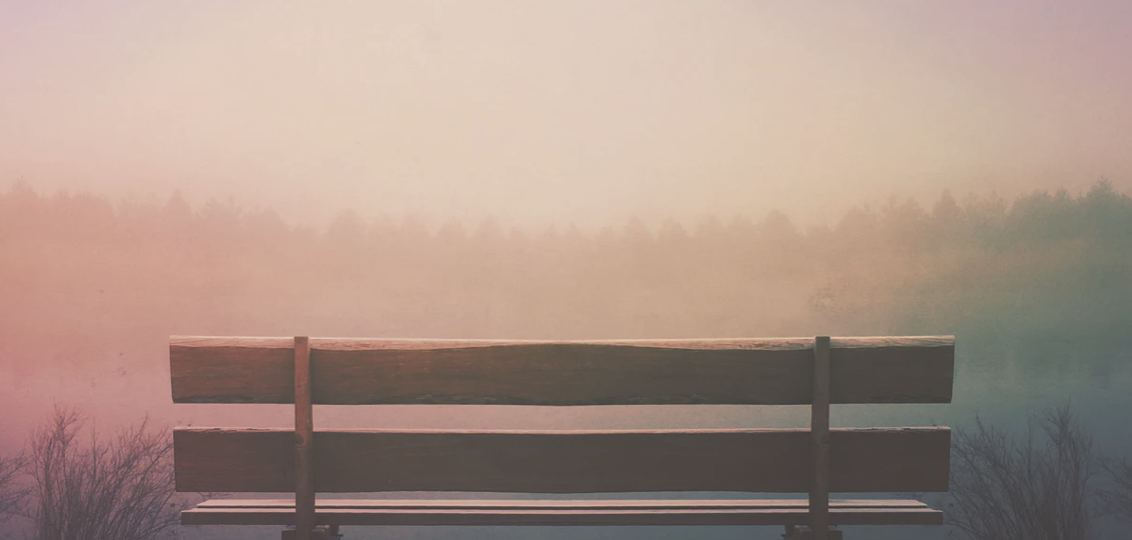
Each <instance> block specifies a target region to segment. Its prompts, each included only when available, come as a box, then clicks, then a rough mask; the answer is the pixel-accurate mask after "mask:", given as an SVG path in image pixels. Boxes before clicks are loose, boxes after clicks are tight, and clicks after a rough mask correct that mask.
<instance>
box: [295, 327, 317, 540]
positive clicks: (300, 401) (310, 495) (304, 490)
mask: <svg viewBox="0 0 1132 540" xmlns="http://www.w3.org/2000/svg"><path fill="white" fill-rule="evenodd" d="M310 354H311V349H310V338H308V337H306V336H296V337H295V501H296V503H295V538H296V539H297V540H310V534H311V530H313V529H314V525H315V523H314V408H313V407H312V406H311V405H312V402H311V364H310Z"/></svg>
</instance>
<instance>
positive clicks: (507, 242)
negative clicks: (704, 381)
mask: <svg viewBox="0 0 1132 540" xmlns="http://www.w3.org/2000/svg"><path fill="white" fill-rule="evenodd" d="M1130 263H1132V198H1130V197H1129V196H1128V195H1127V194H1122V193H1118V192H1116V191H1115V190H1114V189H1113V187H1112V185H1111V183H1109V182H1107V181H1100V182H1097V183H1096V184H1095V185H1093V186H1092V188H1091V189H1089V190H1088V191H1087V192H1085V193H1081V194H1076V195H1074V194H1071V193H1069V192H1067V191H1065V190H1060V191H1058V192H1056V193H1049V192H1045V191H1038V192H1034V193H1030V194H1028V195H1024V196H1020V197H1018V198H1016V199H1015V200H1013V201H1006V200H1003V199H1002V198H999V197H997V196H989V197H986V196H975V195H968V196H966V197H965V198H960V199H959V200H957V199H956V198H955V197H953V196H952V195H951V194H950V193H949V192H946V191H945V192H943V194H942V195H941V196H940V197H939V199H938V200H936V201H935V202H934V204H932V206H931V208H923V207H921V206H920V205H919V204H917V203H916V202H914V201H911V200H907V201H899V200H895V199H894V200H892V201H890V202H888V203H887V204H884V205H881V206H879V207H876V208H860V207H857V208H853V209H851V210H849V211H847V212H846V213H845V214H844V215H843V216H842V217H841V218H840V220H838V221H837V222H836V224H835V225H833V226H832V227H817V228H810V229H807V230H804V231H803V230H799V228H798V227H797V226H796V225H795V224H794V223H793V222H792V221H791V220H790V218H789V217H788V216H787V215H785V214H783V213H780V212H771V213H769V214H768V215H766V216H764V217H762V218H761V219H754V220H752V219H748V218H745V217H738V218H734V219H730V218H729V219H720V218H715V217H709V218H705V219H703V220H702V221H700V222H699V223H698V224H697V225H695V226H694V227H687V228H686V227H685V226H683V225H682V224H680V223H679V222H677V221H675V220H672V219H669V220H666V221H664V222H663V223H662V224H660V225H659V227H652V228H650V227H647V226H645V224H644V223H643V222H642V221H640V220H637V219H630V220H628V222H627V223H625V224H624V225H623V226H620V227H607V228H605V229H604V230H601V231H600V232H598V233H596V234H591V235H586V234H582V233H580V232H579V231H578V230H577V229H574V228H568V229H566V230H560V229H553V228H551V229H548V230H547V231H545V232H544V233H541V234H525V233H523V232H520V231H517V230H505V229H504V228H503V227H501V226H500V225H499V224H498V223H497V221H496V220H493V219H487V220H485V221H483V222H482V223H473V224H464V223H459V222H455V221H453V222H450V223H448V224H445V225H443V226H441V227H439V229H438V230H430V229H429V228H428V227H426V226H425V224H423V223H422V222H420V221H419V220H414V219H412V218H407V219H405V220H403V221H401V222H395V221H393V220H391V219H385V218H383V219H377V220H374V221H366V220H364V219H362V218H361V217H359V216H358V215H357V214H356V213H354V212H351V211H344V212H342V213H341V214H339V215H338V217H337V218H336V219H335V220H334V221H333V222H332V223H331V224H330V225H329V227H327V229H326V230H325V231H317V230H313V229H310V228H300V227H292V226H289V225H288V223H287V222H286V221H285V220H284V219H282V218H281V217H280V216H279V215H278V214H277V213H275V212H274V211H272V210H270V209H267V210H256V211H246V210H244V209H242V208H241V207H240V206H238V205H237V204H236V203H234V202H231V201H230V202H227V203H225V202H220V201H215V200H214V201H209V202H208V203H207V204H204V205H203V206H201V207H199V208H193V207H191V206H190V205H189V204H188V203H187V202H186V201H185V200H184V198H183V197H181V196H180V195H179V194H177V195H174V196H173V197H171V198H170V199H169V200H168V201H163V202H162V201H153V202H137V201H126V202H119V203H117V204H115V203H113V202H112V201H110V200H107V199H106V198H103V197H99V196H96V195H90V194H68V193H59V194H56V195H43V194H39V193H37V192H36V191H34V190H33V189H30V188H29V187H28V186H26V185H24V184H17V185H16V186H14V187H12V188H11V189H10V190H9V191H7V192H6V193H0V303H2V304H3V306H4V307H3V309H2V310H0V327H2V328H4V329H5V333H8V335H9V338H12V337H13V336H16V337H17V338H18V339H20V340H23V339H38V338H43V337H52V336H54V337H67V336H73V335H74V333H75V332H78V333H81V334H84V335H87V336H96V335H110V336H117V337H128V336H129V335H135V334H136V333H149V334H156V335H159V336H163V335H168V334H170V333H174V334H222V335H232V334H252V335H294V334H310V335H316V336H368V337H381V336H389V337H465V338H490V337H507V338H553V339H585V338H595V339H596V338H637V337H640V338H643V337H653V338H664V337H723V336H728V337H734V336H783V335H815V334H822V333H825V334H833V335H855V334H925V333H930V334H937V333H956V334H962V335H963V336H964V338H965V339H968V340H974V341H981V342H984V343H985V344H990V343H996V342H1002V341H1018V340H1024V341H1026V342H1027V343H1030V344H1032V346H1040V347H1050V346H1057V344H1058V343H1062V342H1065V341H1067V340H1068V341H1071V340H1080V339H1100V340H1106V341H1107V340H1114V341H1123V340H1125V339H1126V338H1127V335H1128V329H1129V327H1130V325H1132V264H1130Z"/></svg>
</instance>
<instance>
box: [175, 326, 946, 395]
mask: <svg viewBox="0 0 1132 540" xmlns="http://www.w3.org/2000/svg"><path fill="white" fill-rule="evenodd" d="M310 343H311V349H312V350H311V363H312V385H313V393H314V402H315V403H324V404H414V403H433V404H498V405H634V404H752V405H756V404H806V403H810V402H811V389H812V387H811V385H812V376H813V365H812V356H813V352H812V349H813V340H812V339H793V338H790V339H711V340H659V341H657V340H653V341H647V340H622V341H588V342H537V341H491V340H471V341H456V340H393V339H319V338H312V339H311V340H310ZM954 351H955V348H954V338H953V337H951V336H930V337H898V338H835V339H833V340H832V350H831V352H830V376H831V379H832V386H831V392H830V401H831V403H948V402H950V401H951V392H952V373H953V369H954ZM169 359H170V372H171V380H172V390H173V401H174V402H177V403H291V402H292V401H293V399H294V389H293V377H294V375H293V369H292V367H293V359H292V355H291V340H290V339H286V338H244V337H233V338H217V337H172V338H170V345H169Z"/></svg>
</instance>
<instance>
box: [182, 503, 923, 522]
mask: <svg viewBox="0 0 1132 540" xmlns="http://www.w3.org/2000/svg"><path fill="white" fill-rule="evenodd" d="M808 512H809V506H808V504H807V501H806V500H803V499H736V500H731V499H720V500H641V499H633V500H622V499H597V500H594V499H551V500H548V499H522V500H509V499H488V500H483V499H479V500H473V499H455V500H453V499H449V500H440V499H435V500H434V499H425V500H416V499H323V500H318V501H317V502H316V510H315V521H316V523H318V524H320V525H494V526H505V525H528V526H536V525H805V524H806V523H807V520H808V519H809V518H808ZM181 523H182V524H184V525H293V524H294V523H295V501H294V500H293V499H269V500H254V499H253V500H248V499H243V500H233V499H229V500H225V499H214V500H209V501H205V502H202V503H201V504H200V505H199V506H197V507H196V508H193V509H191V510H185V511H183V512H181ZM829 523H830V524H831V525H881V524H883V525H897V524H898V525H941V524H942V523H943V513H942V512H940V511H939V510H935V509H932V508H928V506H927V505H925V504H924V503H922V502H920V501H915V500H880V499H850V500H838V499H833V500H830V501H829Z"/></svg>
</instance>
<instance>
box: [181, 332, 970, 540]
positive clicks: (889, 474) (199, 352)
mask: <svg viewBox="0 0 1132 540" xmlns="http://www.w3.org/2000/svg"><path fill="white" fill-rule="evenodd" d="M169 357H170V372H171V380H172V388H173V401H174V402H176V403H294V404H295V429H294V430H292V429H246V428H199V427H179V428H175V430H174V432H173V436H174V455H175V461H176V467H175V468H176V484H177V490H178V491H189V492H257V493H270V492H293V493H295V499H282V500H211V501H205V502H203V503H201V504H200V505H198V506H197V507H196V508H193V509H190V510H186V511H184V512H182V514H181V522H182V523H183V524H186V525H206V524H222V525H241V524H242V525H281V526H285V525H292V526H293V527H291V528H289V529H288V530H285V531H284V538H288V537H297V538H301V539H305V538H308V537H335V536H337V535H338V530H339V529H338V527H339V526H341V525H492V526H500V525H556V526H557V525H779V526H783V525H784V526H786V528H787V535H786V536H787V537H788V538H801V537H803V536H804V537H807V538H810V537H812V538H819V539H821V538H840V534H841V533H840V531H839V530H837V529H833V530H830V529H829V526H830V525H915V524H926V525H933V524H941V523H942V520H943V516H942V513H941V512H940V511H938V510H934V509H931V508H928V507H927V506H926V505H924V504H923V503H921V502H919V501H915V500H878V499H867V500H830V499H829V492H831V491H833V492H874V493H892V492H941V491H947V488H948V467H949V453H950V430H949V429H948V428H946V427H895V428H864V429H858V428H852V429H846V428H836V429H830V428H829V406H830V404H831V403H949V402H950V401H951V393H952V374H953V366H954V338H953V337H951V336H934V337H884V338H834V339H832V340H831V339H830V338H828V337H818V338H816V339H706V340H659V341H644V340H624V341H587V342H539V341H488V340H470V341H468V340H462V341H457V340H397V339H308V338H305V337H296V338H294V339H292V338H244V337H239V338H236V337H172V338H170V344H169ZM314 403H319V404H337V405H344V404H354V405H360V404H446V405H451V404H461V405H464V404H490V405H549V406H581V405H591V406H592V405H691V404H728V405H735V404H738V405H797V404H807V405H811V411H812V413H811V427H810V429H693V430H688V429H653V430H586V431H499V430H495V431H485V430H371V429H366V430H363V429H336V430H320V431H313V421H312V404H314ZM316 491H317V492H338V493H348V492H354V493H358V492H387V491H401V492H431V491H454V492H509V493H537V494H595V493H615V492H681V491H692V492H760V493H766V492H770V493H807V494H808V498H805V499H787V500H766V499H725V498H720V499H710V500H653V499H629V500H624V499H592V498H577V497H576V498H569V499H563V498H553V499H550V498H545V497H544V498H524V499H508V500H499V499H482V500H472V499H455V500H436V499H421V500H416V499H411V500H403V499H393V500H391V499H378V500H346V499H340V500H333V499H330V500H326V499H320V500H318V501H317V504H316V502H315V496H314V494H315V492H316ZM296 501H298V502H297V504H296ZM803 526H805V527H808V529H807V528H804V527H803ZM810 530H812V532H810ZM312 535H313V536H312ZM827 535H828V536H827Z"/></svg>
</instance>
